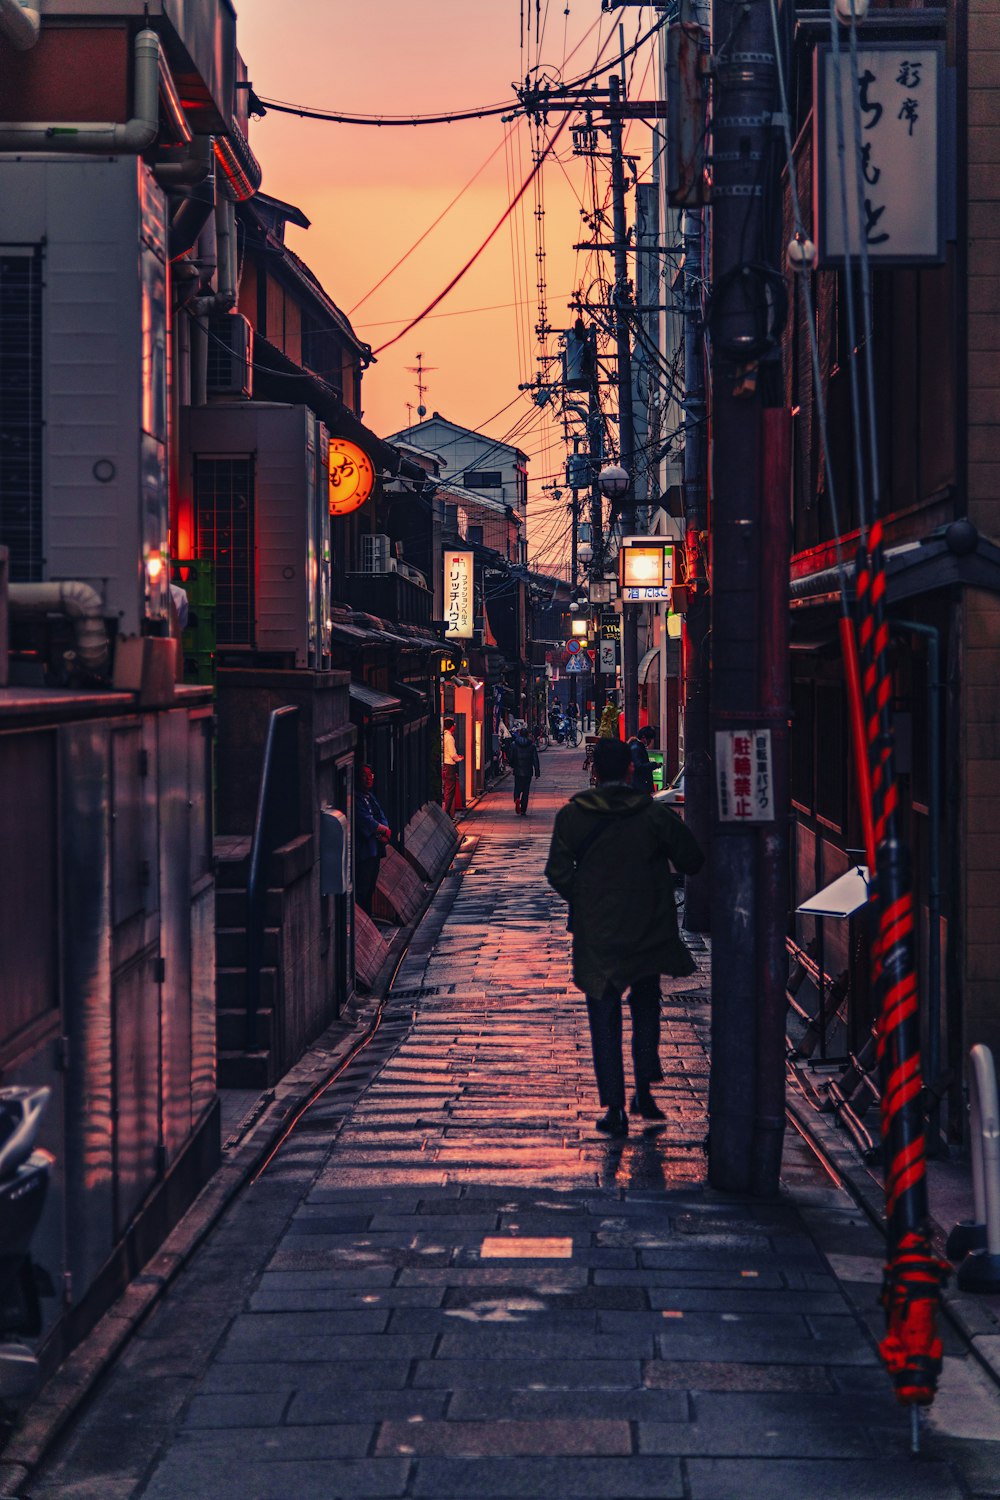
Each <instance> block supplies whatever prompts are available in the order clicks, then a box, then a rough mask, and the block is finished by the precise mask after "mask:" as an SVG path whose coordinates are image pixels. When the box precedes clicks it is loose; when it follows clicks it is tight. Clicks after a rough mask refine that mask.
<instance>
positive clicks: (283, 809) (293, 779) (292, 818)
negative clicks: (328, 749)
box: [246, 704, 299, 1052]
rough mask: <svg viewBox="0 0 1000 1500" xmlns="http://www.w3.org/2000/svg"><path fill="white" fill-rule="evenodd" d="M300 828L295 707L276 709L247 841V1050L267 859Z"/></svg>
mask: <svg viewBox="0 0 1000 1500" xmlns="http://www.w3.org/2000/svg"><path fill="white" fill-rule="evenodd" d="M298 831H299V711H298V709H297V708H295V707H293V706H292V705H290V704H288V705H286V706H285V707H284V708H276V709H275V710H274V712H273V713H272V714H271V718H270V721H269V722H268V726H267V740H266V741H265V744H264V761H263V765H262V766H261V772H260V789H259V791H258V794H257V816H256V818H255V820H254V829H253V840H252V842H251V845H250V868H249V871H248V873H247V907H246V958H247V972H246V1049H247V1051H248V1052H255V1051H256V1050H257V1046H256V1041H257V1012H258V1011H259V1009H260V971H261V967H262V963H261V957H262V954H263V950H264V930H265V925H266V915H267V913H266V907H267V861H268V859H269V858H270V856H271V855H272V854H273V853H274V851H275V849H280V848H281V846H282V844H287V843H289V842H290V841H291V840H292V839H293V838H295V836H296V834H297V833H298Z"/></svg>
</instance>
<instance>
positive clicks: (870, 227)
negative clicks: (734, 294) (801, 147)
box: [813, 39, 945, 265]
mask: <svg viewBox="0 0 1000 1500" xmlns="http://www.w3.org/2000/svg"><path fill="white" fill-rule="evenodd" d="M838 61H839V68H840V90H841V98H842V102H843V122H844V123H843V139H844V172H845V174H846V189H847V226H846V232H845V225H844V214H843V197H842V187H841V162H840V154H839V147H838V141H837V76H838V73H837V69H838ZM857 63H858V65H857V69H856V70H855V69H854V67H853V65H852V62H851V57H850V53H849V51H848V48H847V42H846V39H845V42H844V44H843V46H842V47H841V50H840V55H839V59H838V58H837V57H835V56H834V54H833V51H832V50H831V48H830V47H828V46H824V47H818V48H817V50H816V83H815V91H816V92H815V99H816V108H815V114H814V122H815V123H814V131H815V140H814V149H815V160H816V173H817V190H816V193H815V195H814V203H815V224H814V231H813V233H814V238H815V240H816V245H817V247H818V250H819V259H820V263H821V264H823V265H838V264H840V263H841V262H842V261H843V258H844V251H845V240H846V243H847V248H849V250H850V253H851V255H857V254H858V253H859V251H860V247H861V235H860V233H859V229H858V224H859V205H858V176H859V174H860V178H861V187H862V192H861V198H862V207H861V211H860V218H861V227H862V232H863V234H864V241H865V245H866V246H867V249H868V254H869V256H870V257H871V258H872V260H873V261H877V262H878V264H879V265H911V264H919V263H921V262H923V263H925V264H926V263H930V262H936V261H943V260H944V213H943V198H944V183H943V175H944V174H943V144H944V138H945V119H944V65H945V59H944V44H943V43H942V42H908V43H907V42H904V43H902V44H900V43H898V42H891V43H890V42H869V43H868V44H867V46H865V47H864V49H863V50H861V51H859V52H858V59H857ZM855 100H856V101H857V103H858V105H859V107H860V115H861V150H860V153H859V152H858V150H857V145H856V140H855V129H854V107H855Z"/></svg>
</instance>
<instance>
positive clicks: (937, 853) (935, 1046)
mask: <svg viewBox="0 0 1000 1500" xmlns="http://www.w3.org/2000/svg"><path fill="white" fill-rule="evenodd" d="M891 623H892V628H893V630H894V631H896V632H897V634H899V635H908V634H912V635H921V636H923V638H924V640H925V641H926V642H927V712H928V716H929V718H930V724H929V726H928V727H929V730H930V734H929V741H930V745H929V758H930V769H929V780H930V796H929V797H928V799H927V801H928V806H929V809H930V820H929V821H930V828H929V829H928V831H927V852H928V860H927V863H928V870H927V1072H926V1077H927V1082H928V1083H929V1085H930V1087H931V1088H932V1089H933V1088H934V1087H935V1085H936V1083H937V1080H938V1079H939V1078H940V1076H941V692H942V689H943V687H944V684H943V683H942V681H941V632H940V630H939V629H938V628H937V626H936V625H923V624H921V623H920V622H919V621H918V620H900V619H898V618H897V617H895V616H893V618H892V622H891ZM940 1139H941V1102H940V1100H939V1099H938V1098H937V1096H936V1095H935V1096H934V1103H933V1104H932V1106H931V1109H930V1112H929V1114H928V1117H927V1143H928V1150H929V1151H931V1152H933V1153H935V1154H936V1153H937V1152H939V1150H940V1147H939V1142H940Z"/></svg>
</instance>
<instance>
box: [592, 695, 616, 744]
mask: <svg viewBox="0 0 1000 1500" xmlns="http://www.w3.org/2000/svg"><path fill="white" fill-rule="evenodd" d="M597 736H598V738H599V739H602V740H616V739H618V705H617V703H616V702H615V700H614V699H613V698H609V699H608V701H607V703H605V705H604V709H603V712H602V713H601V722H600V724H599V725H598V726H597Z"/></svg>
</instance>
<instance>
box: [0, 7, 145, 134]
mask: <svg viewBox="0 0 1000 1500" xmlns="http://www.w3.org/2000/svg"><path fill="white" fill-rule="evenodd" d="M132 108H133V110H134V114H133V116H132V118H131V120H129V121H128V122H127V124H125V125H111V124H108V125H89V124H88V125H78V124H73V123H65V122H62V121H55V122H53V123H51V124H34V123H31V124H28V123H21V122H16V121H7V122H3V123H0V151H72V152H77V151H80V152H89V153H91V154H93V153H103V152H108V153H109V154H119V153H121V154H125V155H132V156H137V155H139V154H140V153H141V152H143V151H147V150H148V149H149V147H150V146H151V145H152V144H153V142H154V141H155V140H156V137H157V134H158V133H159V129H160V40H159V37H158V36H157V35H156V32H155V31H150V30H149V29H148V28H147V29H145V30H143V31H140V32H139V33H138V35H137V36H136V39H135V91H134V98H133V103H132Z"/></svg>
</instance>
